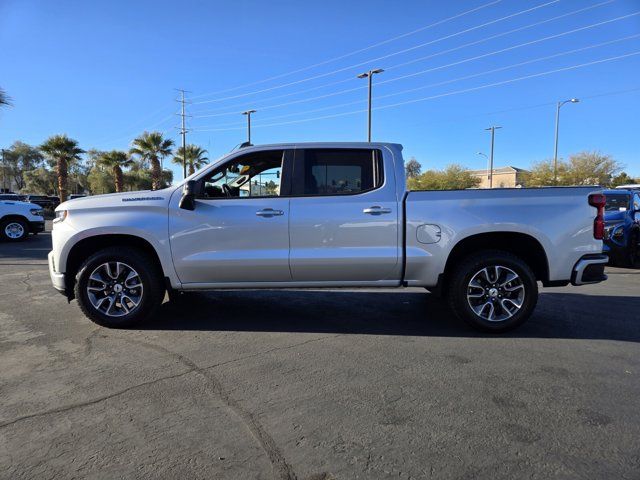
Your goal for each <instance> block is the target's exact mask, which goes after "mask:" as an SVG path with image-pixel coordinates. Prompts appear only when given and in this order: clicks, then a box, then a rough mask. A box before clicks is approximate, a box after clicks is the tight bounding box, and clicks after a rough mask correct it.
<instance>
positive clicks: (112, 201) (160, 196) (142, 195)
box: [56, 187, 176, 211]
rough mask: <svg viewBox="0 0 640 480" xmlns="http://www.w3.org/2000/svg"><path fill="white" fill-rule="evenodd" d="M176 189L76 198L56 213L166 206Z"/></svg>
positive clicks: (58, 208) (62, 205)
mask: <svg viewBox="0 0 640 480" xmlns="http://www.w3.org/2000/svg"><path fill="white" fill-rule="evenodd" d="M175 189H176V188H175V187H169V188H164V189H162V190H141V191H138V192H120V193H107V194H104V195H91V196H88V197H82V198H74V199H73V200H67V201H66V202H64V203H61V204H60V205H58V207H57V208H56V211H58V210H75V209H87V208H103V207H116V206H121V207H127V206H134V205H158V206H159V205H166V204H167V203H168V202H169V198H170V197H171V194H172V193H173V192H174V191H175Z"/></svg>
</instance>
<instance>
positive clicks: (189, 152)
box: [172, 145, 209, 175]
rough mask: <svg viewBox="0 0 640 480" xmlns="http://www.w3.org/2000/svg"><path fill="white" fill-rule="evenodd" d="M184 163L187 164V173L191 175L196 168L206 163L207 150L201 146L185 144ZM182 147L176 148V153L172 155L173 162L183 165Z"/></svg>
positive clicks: (198, 168)
mask: <svg viewBox="0 0 640 480" xmlns="http://www.w3.org/2000/svg"><path fill="white" fill-rule="evenodd" d="M185 149H186V157H187V159H186V165H187V172H188V173H187V174H188V175H193V174H194V173H195V171H196V170H200V169H201V168H202V167H204V166H205V165H206V164H207V161H208V160H209V158H208V157H207V151H206V150H205V149H203V148H202V147H199V146H197V145H187V146H186V148H185ZM184 156H185V155H183V151H182V148H177V149H176V153H175V155H174V157H173V160H172V161H173V163H177V164H178V165H184V164H185V159H184V158H183V157H184Z"/></svg>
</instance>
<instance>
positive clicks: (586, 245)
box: [405, 187, 602, 286]
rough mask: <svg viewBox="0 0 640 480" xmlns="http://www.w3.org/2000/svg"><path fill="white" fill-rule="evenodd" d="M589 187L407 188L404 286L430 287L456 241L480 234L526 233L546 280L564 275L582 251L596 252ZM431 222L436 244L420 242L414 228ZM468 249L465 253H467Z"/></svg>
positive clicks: (568, 274)
mask: <svg viewBox="0 0 640 480" xmlns="http://www.w3.org/2000/svg"><path fill="white" fill-rule="evenodd" d="M595 190H596V188H593V187H576V188H541V189H494V190H452V191H418V192H409V193H408V195H407V199H406V222H407V226H406V273H405V279H406V280H407V282H408V284H409V285H414V286H434V285H436V284H437V282H438V276H439V275H440V274H441V273H443V272H444V269H445V265H446V261H447V258H448V256H449V253H450V252H451V250H452V249H453V248H454V247H455V245H456V244H457V243H458V242H460V241H461V240H463V239H465V238H467V237H470V236H472V235H477V234H481V233H489V232H517V233H523V234H527V235H530V236H531V237H533V238H535V239H536V240H537V241H538V242H539V243H540V244H541V245H542V247H543V248H544V250H545V252H546V255H547V260H548V266H549V280H552V281H553V280H568V279H570V277H571V272H572V269H573V266H574V265H575V263H576V262H577V261H578V260H579V259H580V257H582V256H583V255H585V254H590V253H601V252H602V242H601V241H599V240H595V239H594V238H593V219H594V217H595V216H596V209H595V208H594V207H591V206H589V204H588V201H587V198H588V194H589V193H590V192H592V191H595ZM421 225H437V226H439V227H440V231H441V236H440V239H439V241H437V242H436V243H429V244H425V243H420V242H419V241H418V234H417V232H418V228H419V227H420V226H421ZM470 253H471V252H470Z"/></svg>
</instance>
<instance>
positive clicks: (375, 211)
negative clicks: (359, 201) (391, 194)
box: [362, 205, 391, 215]
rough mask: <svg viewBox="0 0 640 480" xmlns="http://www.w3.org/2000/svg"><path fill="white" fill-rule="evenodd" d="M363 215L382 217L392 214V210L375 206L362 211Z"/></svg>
mask: <svg viewBox="0 0 640 480" xmlns="http://www.w3.org/2000/svg"><path fill="white" fill-rule="evenodd" d="M362 213H366V214H367V215H382V214H383V213H391V209H390V208H382V207H380V206H379V205H374V206H373V207H369V208H365V209H364V210H362Z"/></svg>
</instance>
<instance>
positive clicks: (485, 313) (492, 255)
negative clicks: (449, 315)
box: [448, 250, 538, 333]
mask: <svg viewBox="0 0 640 480" xmlns="http://www.w3.org/2000/svg"><path fill="white" fill-rule="evenodd" d="M448 299H449V305H450V306H451V309H452V310H453V311H454V313H455V314H456V315H457V316H458V317H459V318H460V319H462V320H464V321H465V322H467V323H469V324H470V325H471V326H472V327H474V328H476V329H478V330H482V331H486V332H493V333H501V332H506V331H508V330H511V329H513V328H516V327H517V326H519V325H521V324H522V323H523V322H524V321H525V320H527V319H528V318H529V317H530V316H531V313H532V312H533V309H534V308H535V306H536V303H537V302H538V284H537V282H536V278H535V275H534V274H533V272H532V271H531V269H530V268H529V266H528V265H527V264H526V263H525V262H523V261H522V260H521V259H520V258H518V257H516V256H515V255H512V254H510V253H508V252H503V251H499V250H485V251H482V252H477V253H475V254H473V255H470V256H469V257H467V258H465V259H463V260H462V261H461V262H459V263H458V264H457V265H456V266H455V268H454V270H453V272H452V275H451V277H450V282H449V292H448Z"/></svg>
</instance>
